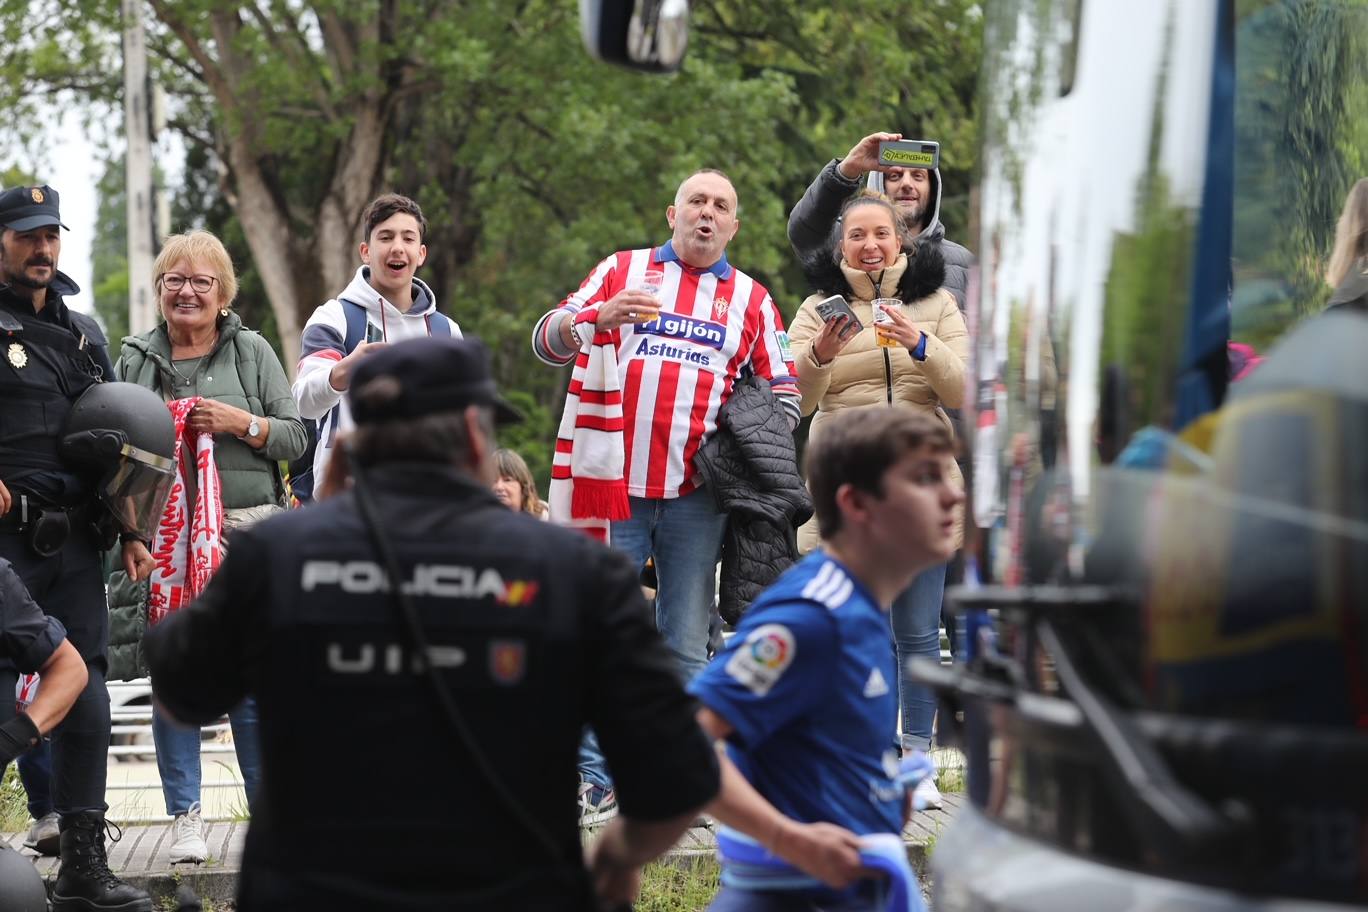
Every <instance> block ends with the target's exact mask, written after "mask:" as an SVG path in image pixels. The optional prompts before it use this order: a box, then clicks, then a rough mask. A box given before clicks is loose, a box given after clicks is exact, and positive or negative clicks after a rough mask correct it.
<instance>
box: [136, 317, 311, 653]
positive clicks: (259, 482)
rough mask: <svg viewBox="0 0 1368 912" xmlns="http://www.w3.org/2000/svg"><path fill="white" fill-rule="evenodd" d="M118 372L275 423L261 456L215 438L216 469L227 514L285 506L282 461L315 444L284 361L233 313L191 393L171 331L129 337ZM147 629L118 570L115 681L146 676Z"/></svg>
mask: <svg viewBox="0 0 1368 912" xmlns="http://www.w3.org/2000/svg"><path fill="white" fill-rule="evenodd" d="M114 372H115V374H116V375H117V376H118V378H119V379H120V380H126V381H128V382H130V383H136V384H138V385H139V386H143V387H146V388H147V389H150V390H152V391H153V392H155V393H157V394H158V395H160V396H161V397H162V398H163V399H170V398H172V390H173V389H174V391H175V398H186V397H189V396H204V397H206V398H209V399H216V400H218V401H220V402H225V403H227V404H228V405H233V406H236V407H238V408H240V409H245V410H246V411H249V412H251V413H252V414H253V415H261V416H263V417H265V418H268V419H270V422H271V432H270V436H269V437H268V438H267V439H266V445H265V446H264V447H262V448H261V449H260V450H255V449H253V448H252V447H250V446H248V445H247V444H246V443H243V442H242V441H241V440H238V439H237V438H236V437H233V436H232V435H231V434H216V435H215V436H214V461H215V462H216V463H218V472H219V481H220V483H221V485H222V490H223V507H224V509H227V510H231V509H237V508H240V507H255V506H259V505H261V504H268V503H281V502H282V498H283V485H282V483H281V477H280V460H289V459H297V458H299V457H300V456H301V455H303V453H304V450H305V448H306V446H307V445H308V439H307V436H306V433H305V430H304V423H303V422H302V421H300V419H299V409H298V407H297V406H296V405H295V401H294V396H293V395H291V393H290V384H289V381H288V380H286V378H285V370H284V368H282V367H281V366H280V359H279V358H277V357H276V354H275V351H274V350H272V348H271V346H270V345H269V344H268V343H267V342H266V340H265V339H263V338H262V337H261V335H260V334H259V333H255V332H252V331H251V330H247V329H244V328H243V326H242V320H241V319H239V318H238V315H237V314H235V313H232V312H229V314H228V316H226V317H223V318H222V319H221V320H220V321H219V338H218V342H217V343H216V344H215V345H214V348H213V349H212V350H211V351H210V352H209V354H208V355H207V356H205V358H204V359H203V360H202V361H201V362H200V363H199V365H198V367H197V369H196V370H195V373H194V374H193V375H192V376H191V378H190V379H191V381H192V382H191V384H190V385H189V386H188V387H186V386H177V385H176V383H177V381H178V380H179V379H180V378H179V377H178V376H177V374H176V373H175V372H174V370H173V369H172V367H171V339H170V337H169V336H167V334H166V324H165V323H163V324H160V325H159V326H157V328H156V329H154V330H152V331H151V332H146V333H143V334H142V335H140V336H126V337H124V340H123V350H122V352H121V354H120V355H119V361H118V363H117V364H116V365H115V366H114ZM117 553H118V552H117V549H116V551H115V554H116V555H117ZM115 566H116V567H117V566H118V562H117V560H116V561H115ZM146 627H147V586H146V584H139V583H135V582H133V581H131V580H129V579H128V577H127V575H126V574H125V573H124V572H123V570H121V569H120V570H116V571H115V572H114V573H112V574H111V575H110V577H109V678H110V680H131V679H132V678H137V677H142V676H144V675H145V674H146V673H147V670H146V665H145V663H144V662H143V658H142V647H141V641H142V634H143V631H144V630H145V629H146Z"/></svg>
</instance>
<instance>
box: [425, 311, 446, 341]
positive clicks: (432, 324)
mask: <svg viewBox="0 0 1368 912" xmlns="http://www.w3.org/2000/svg"><path fill="white" fill-rule="evenodd" d="M433 317H436V318H437V319H436V321H434V320H433V319H432V318H433ZM423 319H424V320H425V321H426V322H427V331H428V335H429V336H439V337H442V338H446V339H450V338H451V321H450V320H448V319H447V318H446V315H445V314H440V313H438V314H424V315H423Z"/></svg>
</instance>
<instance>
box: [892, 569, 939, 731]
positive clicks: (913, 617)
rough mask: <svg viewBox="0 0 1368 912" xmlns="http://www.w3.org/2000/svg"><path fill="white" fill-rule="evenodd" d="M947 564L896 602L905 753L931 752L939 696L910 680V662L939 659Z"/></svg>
mask: <svg viewBox="0 0 1368 912" xmlns="http://www.w3.org/2000/svg"><path fill="white" fill-rule="evenodd" d="M944 597H945V564H941V565H940V566H938V567H932V568H931V569H930V570H925V571H923V572H922V573H921V574H919V575H918V576H917V578H916V579H914V580H912V585H910V586H908V587H907V589H905V590H904V591H903V593H902V594H901V595H899V596H898V597H897V598H896V599H894V600H893V611H892V622H893V642H894V643H895V644H896V645H897V647H898V704H899V706H900V707H901V708H902V747H903V750H928V749H929V748H930V747H931V726H932V725H933V724H934V722H935V721H936V696H935V694H933V693H932V692H931V691H930V690H929V689H928V688H926V687H923V686H922V685H920V684H918V683H916V682H915V681H913V680H911V678H910V677H909V676H908V673H907V660H908V659H910V658H912V657H913V656H927V657H929V658H934V659H939V658H940V615H941V602H942V601H943V600H944Z"/></svg>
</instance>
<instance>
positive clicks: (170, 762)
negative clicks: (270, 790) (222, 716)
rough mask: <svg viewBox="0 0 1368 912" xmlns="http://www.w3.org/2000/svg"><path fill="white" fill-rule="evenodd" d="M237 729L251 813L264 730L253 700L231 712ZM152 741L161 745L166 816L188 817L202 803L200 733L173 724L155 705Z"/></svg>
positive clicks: (159, 764)
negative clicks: (193, 808) (194, 806)
mask: <svg viewBox="0 0 1368 912" xmlns="http://www.w3.org/2000/svg"><path fill="white" fill-rule="evenodd" d="M228 721H229V723H230V724H231V725H232V728H233V747H234V748H235V749H236V751H237V760H238V769H240V770H241V771H242V781H243V784H244V786H245V788H246V792H247V808H248V810H249V811H250V810H251V808H252V806H253V804H254V802H255V801H256V794H257V787H258V785H259V784H260V782H261V740H260V738H261V730H260V728H259V727H258V725H257V708H256V703H255V702H254V701H253V700H252V698H251V697H248V698H247V699H246V700H243V701H242V702H241V703H240V704H238V706H236V707H235V708H233V709H232V710H230V711H229V712H228ZM152 741H153V742H154V743H155V744H156V746H157V772H158V773H160V774H161V781H162V796H163V797H164V798H165V799H166V813H168V814H170V815H171V816H173V817H174V816H176V815H177V814H184V813H185V812H186V811H188V810H190V805H192V804H194V803H195V802H197V801H199V800H200V730H199V728H198V727H194V728H185V727H182V726H180V725H177V724H176V723H175V722H172V721H171V720H170V719H168V718H167V717H166V716H164V715H162V714H161V713H160V712H159V711H158V710H157V708H156V706H155V705H154V706H153V709H152Z"/></svg>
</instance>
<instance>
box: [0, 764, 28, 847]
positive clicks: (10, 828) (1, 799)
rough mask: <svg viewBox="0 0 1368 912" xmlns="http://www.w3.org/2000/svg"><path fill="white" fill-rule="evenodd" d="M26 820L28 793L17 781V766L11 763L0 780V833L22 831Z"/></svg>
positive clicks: (26, 822)
mask: <svg viewBox="0 0 1368 912" xmlns="http://www.w3.org/2000/svg"><path fill="white" fill-rule="evenodd" d="M28 822H29V812H28V793H27V792H25V791H24V784H23V783H22V782H20V781H19V768H18V766H17V765H16V764H13V763H11V764H10V765H9V767H8V768H7V769H6V770H5V778H4V780H3V781H0V833H22V832H23V831H25V830H27V829H28Z"/></svg>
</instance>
